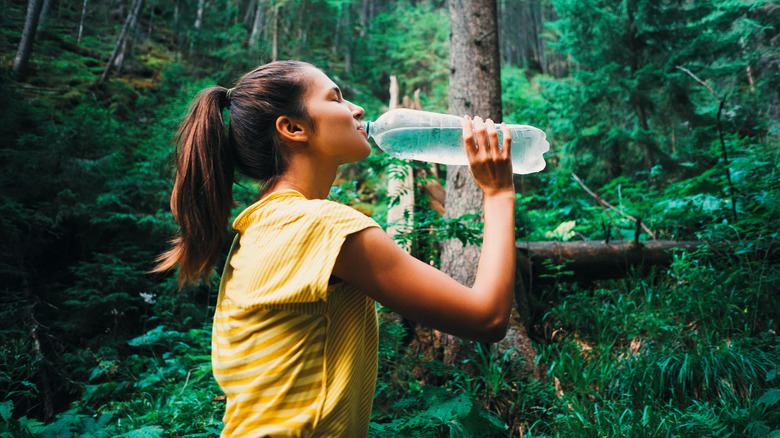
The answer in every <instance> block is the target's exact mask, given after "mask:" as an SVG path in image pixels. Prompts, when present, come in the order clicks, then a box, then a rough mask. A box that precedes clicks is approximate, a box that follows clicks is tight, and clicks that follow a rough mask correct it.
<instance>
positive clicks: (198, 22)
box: [194, 0, 206, 30]
mask: <svg viewBox="0 0 780 438" xmlns="http://www.w3.org/2000/svg"><path fill="white" fill-rule="evenodd" d="M204 9H206V0H198V12H197V14H196V15H195V26H194V27H195V30H200V27H201V26H202V25H203V10H204Z"/></svg>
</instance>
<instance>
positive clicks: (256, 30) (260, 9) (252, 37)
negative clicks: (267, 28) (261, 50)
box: [249, 0, 265, 47]
mask: <svg viewBox="0 0 780 438" xmlns="http://www.w3.org/2000/svg"><path fill="white" fill-rule="evenodd" d="M254 3H255V18H254V20H252V33H250V34H249V47H256V46H257V43H258V42H259V41H260V31H261V30H262V29H263V24H264V23H265V9H264V6H263V0H257V1H256V2H254Z"/></svg>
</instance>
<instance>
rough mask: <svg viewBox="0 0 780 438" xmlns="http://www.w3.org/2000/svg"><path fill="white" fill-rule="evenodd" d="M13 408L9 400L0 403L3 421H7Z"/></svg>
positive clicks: (0, 414)
mask: <svg viewBox="0 0 780 438" xmlns="http://www.w3.org/2000/svg"><path fill="white" fill-rule="evenodd" d="M13 410H14V404H13V402H11V401H10V400H8V401H4V402H2V403H0V417H2V418H3V421H8V419H9V418H11V412H12V411H13Z"/></svg>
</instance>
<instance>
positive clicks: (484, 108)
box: [441, 0, 501, 360]
mask: <svg viewBox="0 0 780 438" xmlns="http://www.w3.org/2000/svg"><path fill="white" fill-rule="evenodd" d="M449 14H450V94H449V112H450V113H451V114H455V115H459V116H462V115H464V114H470V115H479V116H480V117H483V118H488V117H489V118H491V119H493V120H494V121H496V122H498V121H500V120H501V68H500V67H501V66H500V58H499V52H498V16H497V5H496V0H450V2H449ZM446 191H447V194H446V206H445V215H446V217H447V218H450V219H452V218H457V217H460V216H463V215H466V214H476V213H477V212H479V211H480V209H481V207H482V202H483V195H482V191H481V190H480V189H479V187H477V184H476V183H475V182H474V178H472V177H471V175H470V174H469V171H468V168H467V167H465V166H449V167H448V169H447V185H446ZM480 219H481V218H480ZM479 256H480V248H479V247H478V246H475V245H468V244H467V245H465V246H464V245H463V244H462V243H461V242H460V241H459V240H457V239H454V240H449V241H447V242H445V243H444V248H443V251H442V256H441V269H442V271H444V272H445V273H447V274H449V275H450V276H451V277H452V278H454V279H455V280H457V281H458V282H460V283H461V284H465V285H469V286H470V285H471V284H473V283H474V279H475V278H476V273H477V270H476V267H477V264H478V262H479ZM444 343H445V344H446V346H445V351H446V352H447V353H445V354H447V355H448V356H449V357H448V358H447V359H448V360H453V359H454V356H455V354H456V352H457V345H458V341H457V340H456V339H454V338H453V337H450V336H445V337H444Z"/></svg>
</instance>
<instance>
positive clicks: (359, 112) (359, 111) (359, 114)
mask: <svg viewBox="0 0 780 438" xmlns="http://www.w3.org/2000/svg"><path fill="white" fill-rule="evenodd" d="M349 105H350V106H351V107H352V117H354V118H355V120H360V119H362V118H363V116H364V115H366V111H365V110H364V109H363V107H362V106H359V105H355V104H354V103H352V102H350V103H349Z"/></svg>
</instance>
